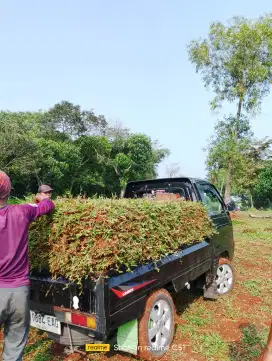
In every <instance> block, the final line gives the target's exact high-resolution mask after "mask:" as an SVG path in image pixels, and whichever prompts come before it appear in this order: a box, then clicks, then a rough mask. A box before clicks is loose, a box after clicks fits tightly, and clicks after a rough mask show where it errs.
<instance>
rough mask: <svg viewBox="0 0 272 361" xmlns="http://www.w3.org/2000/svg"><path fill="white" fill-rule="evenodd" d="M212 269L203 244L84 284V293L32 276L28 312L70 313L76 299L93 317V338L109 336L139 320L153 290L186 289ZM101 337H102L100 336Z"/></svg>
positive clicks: (63, 282)
mask: <svg viewBox="0 0 272 361" xmlns="http://www.w3.org/2000/svg"><path fill="white" fill-rule="evenodd" d="M211 267H212V246H211V245H210V243H209V242H208V241H203V242H200V243H197V244H194V245H191V246H189V247H187V248H183V249H181V250H180V251H178V252H176V253H175V254H172V255H168V256H167V257H164V258H163V259H161V260H160V261H159V262H158V263H157V265H154V263H149V264H147V265H143V266H139V267H136V268H135V269H134V270H133V271H132V272H127V273H124V274H119V275H116V276H114V277H110V278H102V277H101V278H100V279H98V280H96V281H85V282H84V283H83V292H82V293H81V294H80V290H79V288H78V287H77V286H76V285H75V284H73V283H69V282H68V281H67V280H65V279H64V278H59V279H57V280H53V279H52V278H51V277H50V275H49V274H47V275H46V274H44V273H39V272H36V273H33V274H32V275H31V303H30V307H31V310H33V311H36V312H39V313H44V314H47V315H48V314H49V315H56V316H57V315H59V312H60V311H62V310H63V311H65V310H73V297H74V296H77V297H78V298H79V310H77V312H83V313H88V314H92V315H94V316H95V317H96V323H97V327H96V330H94V332H95V334H96V336H97V337H98V338H101V337H102V335H104V336H105V335H108V334H109V333H111V332H112V331H113V330H115V329H117V328H118V327H119V326H121V325H123V324H124V323H126V322H128V321H130V320H133V319H136V318H139V317H140V316H141V314H142V313H143V310H144V307H145V299H146V297H147V296H148V294H150V293H151V292H152V291H154V290H156V289H159V288H164V287H165V286H167V285H172V286H173V287H174V289H175V291H177V292H178V291H179V290H181V289H182V288H184V287H185V285H186V283H187V282H190V281H193V280H195V279H196V278H198V277H199V276H200V275H201V274H204V273H205V272H207V271H208V270H210V269H211ZM102 338H103V337H102Z"/></svg>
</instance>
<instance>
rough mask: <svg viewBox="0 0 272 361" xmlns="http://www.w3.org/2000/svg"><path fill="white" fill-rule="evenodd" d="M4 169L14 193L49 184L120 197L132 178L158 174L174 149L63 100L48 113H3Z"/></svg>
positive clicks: (0, 159)
mask: <svg viewBox="0 0 272 361" xmlns="http://www.w3.org/2000/svg"><path fill="white" fill-rule="evenodd" d="M0 127H1V133H0V143H1V145H2V148H1V154H0V169H1V170H4V171H6V172H7V173H8V174H9V175H10V177H11V179H12V184H13V188H14V189H13V193H12V194H13V195H14V196H17V197H22V196H24V195H26V194H27V193H35V192H36V191H37V188H38V186H39V184H41V183H47V184H50V185H51V186H52V187H53V188H54V192H55V194H56V195H65V194H66V195H69V194H70V195H74V196H76V195H79V194H82V195H83V194H85V195H86V196H92V195H95V194H97V195H104V196H111V195H113V194H115V195H119V194H120V192H121V190H122V188H123V187H124V185H125V183H126V182H127V181H129V180H135V179H144V178H153V177H156V170H157V166H158V164H159V163H160V162H161V161H162V160H163V159H164V158H165V157H166V156H167V155H168V153H169V151H168V150H167V149H164V148H162V147H161V146H159V145H158V144H157V143H156V142H153V141H152V140H151V139H150V138H149V137H148V136H146V135H145V134H132V133H131V132H130V131H129V130H128V129H126V128H124V127H120V126H113V127H110V126H109V125H108V123H107V121H106V118H105V117H104V116H101V115H98V116H97V115H96V114H95V113H94V112H93V110H91V111H90V110H82V109H81V107H80V106H78V105H74V104H72V103H70V102H67V101H63V102H60V103H58V104H56V105H55V106H54V107H52V108H51V109H49V110H48V111H44V112H3V111H2V112H0Z"/></svg>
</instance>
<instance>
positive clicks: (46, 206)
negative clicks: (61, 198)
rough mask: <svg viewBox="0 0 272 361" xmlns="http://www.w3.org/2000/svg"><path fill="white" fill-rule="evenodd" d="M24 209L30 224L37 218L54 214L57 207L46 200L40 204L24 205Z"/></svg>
mask: <svg viewBox="0 0 272 361" xmlns="http://www.w3.org/2000/svg"><path fill="white" fill-rule="evenodd" d="M23 207H24V208H25V210H26V213H27V218H28V220H29V222H33V221H34V220H35V219H36V218H38V217H40V216H44V215H45V214H48V213H50V212H52V210H53V209H54V207H55V205H54V203H53V202H52V201H51V200H50V199H48V198H46V199H43V200H41V201H39V203H38V204H35V205H30V204H24V205H23Z"/></svg>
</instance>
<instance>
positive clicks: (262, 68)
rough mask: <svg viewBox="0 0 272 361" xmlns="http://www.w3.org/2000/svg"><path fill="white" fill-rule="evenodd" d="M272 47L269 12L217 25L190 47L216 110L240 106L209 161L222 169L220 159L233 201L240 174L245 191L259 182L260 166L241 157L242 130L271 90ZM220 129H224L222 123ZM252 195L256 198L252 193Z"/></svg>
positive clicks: (244, 139)
mask: <svg viewBox="0 0 272 361" xmlns="http://www.w3.org/2000/svg"><path fill="white" fill-rule="evenodd" d="M271 44H272V15H271V14H265V15H264V16H261V17H259V18H258V19H255V20H251V19H246V18H243V17H234V18H233V19H231V21H229V24H228V25H227V26H225V25H224V24H222V23H221V22H214V23H212V24H211V26H210V29H209V34H208V36H207V38H205V39H200V40H193V41H192V42H191V43H190V44H189V47H188V52H189V59H190V61H191V62H192V63H193V64H194V65H195V68H196V71H197V72H200V73H201V75H202V79H203V82H204V84H205V87H208V88H211V89H212V90H213V92H214V95H215V97H214V99H213V100H212V102H211V108H212V109H213V110H214V109H216V108H219V107H221V106H222V105H223V104H224V102H229V103H234V104H235V106H236V107H237V108H236V109H237V111H236V114H235V116H233V117H232V120H231V122H230V117H228V118H227V119H225V123H226V124H225V128H229V126H230V125H232V127H231V128H232V129H231V133H230V132H229V131H228V130H227V131H226V134H225V135H226V136H223V138H222V139H220V140H219V141H217V143H216V144H215V145H214V149H213V150H212V149H211V147H210V154H209V159H208V164H209V166H210V167H211V166H215V167H217V164H218V159H219V158H220V178H221V180H220V183H221V184H223V183H222V177H225V182H224V193H225V196H224V197H225V202H227V203H228V202H229V201H230V195H231V190H233V188H234V187H233V183H235V180H236V179H237V176H238V178H239V179H241V177H242V178H243V182H240V188H241V186H243V185H244V184H245V183H247V184H246V185H245V188H247V191H249V190H250V192H251V193H252V188H253V185H254V180H255V179H256V173H257V171H258V169H257V168H258V166H259V164H257V167H256V166H255V164H253V162H252V159H250V157H245V156H244V154H245V152H243V153H244V154H242V155H241V149H243V143H244V142H245V143H247V142H248V134H244V135H243V134H241V132H240V131H241V129H243V125H244V124H245V115H247V116H248V115H255V114H256V113H258V112H259V111H260V109H261V103H262V100H263V98H264V97H265V96H267V95H268V94H269V92H270V87H271V80H272V45H271ZM231 123H232V124H231ZM220 127H221V128H222V129H223V127H222V125H220ZM216 133H218V129H216ZM246 145H247V144H246ZM212 162H214V163H212ZM236 185H237V184H236ZM221 189H223V187H221ZM250 197H251V199H252V194H251V195H250Z"/></svg>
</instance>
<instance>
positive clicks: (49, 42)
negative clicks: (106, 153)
mask: <svg viewBox="0 0 272 361" xmlns="http://www.w3.org/2000/svg"><path fill="white" fill-rule="evenodd" d="M269 4H270V2H269V1H268V0H259V1H251V2H250V1H248V0H247V1H245V0H239V1H234V0H229V1H224V2H222V1H218V0H217V1H216V0H206V1H200V0H198V1H194V2H191V3H190V2H189V1H183V0H164V1H161V0H96V1H93V0H79V1H75V0H73V1H70V0H58V1H56V0H47V1H43V2H41V1H36V0H24V1H16V0H0V17H1V18H0V36H1V67H0V79H1V87H0V109H9V110H38V109H46V108H48V107H50V106H52V105H54V104H55V103H56V102H59V101H61V100H68V101H71V102H73V103H76V104H80V105H81V106H82V107H84V108H86V109H91V108H93V109H94V110H95V112H96V113H99V114H104V115H105V116H106V118H107V119H108V120H109V121H110V122H112V123H114V122H116V121H117V120H118V121H120V122H122V123H123V124H124V125H125V126H127V127H128V128H130V129H131V130H132V131H134V132H142V133H146V134H148V135H149V136H150V137H151V138H152V139H154V140H155V139H157V140H158V141H159V142H160V143H161V144H162V145H163V146H165V147H168V148H169V149H170V150H171V156H170V158H169V159H167V162H166V163H171V162H177V163H179V165H180V167H181V171H182V173H183V174H186V175H191V176H198V177H204V176H205V157H206V156H205V154H204V153H203V151H202V149H203V147H205V145H206V144H207V139H208V138H209V137H210V136H211V135H212V132H213V126H214V122H215V120H216V119H217V117H216V116H214V115H213V114H212V113H211V112H210V109H209V100H211V98H212V93H209V92H207V91H206V90H205V89H204V86H203V83H202V82H201V78H200V76H199V75H197V74H195V71H194V68H193V66H192V65H191V64H190V63H189V61H188V55H187V49H186V46H187V44H188V43H189V41H190V40H192V39H195V38H199V37H205V36H206V35H207V32H208V28H209V25H210V23H211V22H212V21H215V20H220V21H223V22H227V20H228V19H229V18H231V17H232V16H235V15H243V16H246V17H250V18H254V17H257V16H259V15H261V14H263V13H264V12H267V11H269V10H270V9H271V4H270V6H269ZM225 111H226V113H228V111H229V110H228V109H227V108H225ZM252 126H253V130H254V132H255V134H256V136H258V137H264V136H268V135H270V136H272V109H271V96H270V97H269V98H267V99H266V100H265V101H264V104H263V112H262V114H261V115H260V116H258V117H257V118H256V119H253V120H252ZM164 171H165V164H162V165H161V166H160V167H159V173H160V175H161V176H163V175H164Z"/></svg>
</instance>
